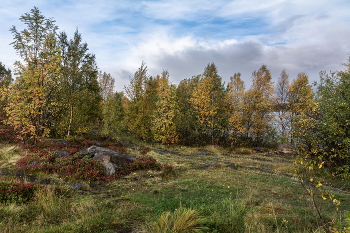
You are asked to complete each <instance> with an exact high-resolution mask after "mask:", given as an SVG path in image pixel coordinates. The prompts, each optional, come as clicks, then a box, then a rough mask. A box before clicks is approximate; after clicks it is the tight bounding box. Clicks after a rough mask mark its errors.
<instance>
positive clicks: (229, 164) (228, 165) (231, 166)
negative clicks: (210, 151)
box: [226, 163, 238, 170]
mask: <svg viewBox="0 0 350 233" xmlns="http://www.w3.org/2000/svg"><path fill="white" fill-rule="evenodd" d="M226 167H228V168H231V169H234V170H237V168H238V166H237V165H236V164H234V163H228V164H227V165H226Z"/></svg>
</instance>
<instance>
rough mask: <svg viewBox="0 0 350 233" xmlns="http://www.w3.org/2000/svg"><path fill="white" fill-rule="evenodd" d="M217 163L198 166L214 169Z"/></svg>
mask: <svg viewBox="0 0 350 233" xmlns="http://www.w3.org/2000/svg"><path fill="white" fill-rule="evenodd" d="M215 165H217V163H206V164H202V165H200V166H199V168H207V167H214V166H215Z"/></svg>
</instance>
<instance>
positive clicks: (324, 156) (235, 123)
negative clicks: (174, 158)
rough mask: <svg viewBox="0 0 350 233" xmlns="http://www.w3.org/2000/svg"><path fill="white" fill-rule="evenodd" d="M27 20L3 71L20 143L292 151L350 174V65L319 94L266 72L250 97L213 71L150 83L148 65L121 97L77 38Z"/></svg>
mask: <svg viewBox="0 0 350 233" xmlns="http://www.w3.org/2000/svg"><path fill="white" fill-rule="evenodd" d="M20 20H21V21H22V22H23V23H24V24H25V25H27V28H26V29H24V30H23V31H18V30H17V29H16V27H15V26H13V27H12V28H11V30H10V31H11V32H12V34H13V37H14V41H13V42H12V46H13V48H14V49H15V50H16V52H17V54H18V55H19V57H20V61H16V62H15V63H14V65H15V70H14V72H13V73H14V74H15V75H16V79H15V80H13V79H12V75H11V74H12V72H11V70H9V69H6V67H5V66H4V65H2V63H0V69H1V70H0V71H1V73H0V85H1V117H2V122H4V123H5V124H7V125H9V126H11V127H13V129H14V130H15V132H16V135H17V137H18V138H19V139H20V140H23V141H25V142H37V141H40V140H41V139H42V138H45V137H63V138H64V137H70V136H72V135H81V134H84V133H87V132H89V131H90V130H92V129H100V130H102V132H103V133H104V134H107V135H113V136H116V135H118V134H131V135H133V136H135V137H137V138H140V139H142V140H144V141H147V142H160V143H162V144H182V145H207V144H211V145H222V146H230V147H235V146H239V145H247V146H255V147H258V146H265V147H273V146H276V145H277V144H280V143H289V144H291V145H293V146H294V147H296V148H297V150H298V152H299V153H300V154H303V155H304V156H308V157H310V158H312V159H315V160H317V162H318V163H322V164H326V165H327V166H329V167H331V168H332V169H334V171H335V173H339V174H349V173H350V165H349V154H350V137H349V136H350V135H349V132H350V130H349V126H350V117H349V116H350V114H349V113H350V105H349V101H350V92H349V85H350V73H349V72H350V70H349V69H350V68H349V67H350V63H346V64H344V65H345V67H346V69H345V70H344V71H337V72H334V73H330V74H328V73H326V72H324V71H321V72H320V82H319V83H318V84H315V85H314V86H313V85H311V84H310V83H309V81H308V76H307V74H306V73H303V72H300V73H299V74H298V76H297V77H295V78H294V79H292V80H290V77H289V75H288V73H287V71H286V70H282V71H281V74H280V77H279V78H278V81H277V83H276V84H275V83H273V82H272V77H271V73H270V71H269V69H268V68H267V66H266V65H262V66H261V67H260V68H259V69H258V70H256V71H254V72H253V73H252V76H251V79H252V80H251V81H252V85H251V86H250V87H249V88H248V87H246V86H245V84H244V81H243V80H242V78H241V74H240V73H239V72H237V73H235V74H233V76H232V77H230V82H229V83H228V84H227V85H225V84H224V83H223V82H222V78H221V77H220V76H219V74H218V70H217V67H216V66H215V64H214V63H209V64H208V65H207V66H206V67H205V68H204V71H203V73H202V74H199V75H194V76H193V77H191V78H188V79H184V80H182V81H181V82H180V83H179V84H178V85H174V84H172V83H171V82H170V79H171V78H170V74H169V72H168V71H166V70H164V71H163V72H161V74H160V75H156V76H150V75H149V74H148V72H147V66H146V64H145V63H144V62H143V63H142V64H141V66H140V68H139V69H138V70H137V71H136V72H135V74H134V76H133V77H130V82H129V84H128V85H127V86H126V87H125V88H124V92H117V93H114V84H115V83H114V79H113V77H112V76H111V75H110V74H107V73H106V72H103V71H99V70H98V67H97V64H96V58H95V55H94V54H93V53H90V52H89V49H88V45H87V44H86V43H83V42H82V36H81V34H80V33H79V32H78V30H77V31H76V32H75V33H74V36H73V38H71V39H69V38H68V36H67V34H66V33H65V32H58V26H56V25H55V21H54V20H53V19H50V18H46V17H45V16H43V15H42V14H41V13H40V11H39V10H38V9H37V8H33V9H32V10H31V11H30V13H26V14H24V15H22V16H21V17H20ZM348 62H349V61H348Z"/></svg>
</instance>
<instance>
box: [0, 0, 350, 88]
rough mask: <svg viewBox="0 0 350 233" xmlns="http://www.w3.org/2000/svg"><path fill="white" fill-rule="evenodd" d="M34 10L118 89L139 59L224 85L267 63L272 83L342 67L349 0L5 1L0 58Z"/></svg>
mask: <svg viewBox="0 0 350 233" xmlns="http://www.w3.org/2000/svg"><path fill="white" fill-rule="evenodd" d="M34 6H36V7H38V8H39V10H40V11H41V12H42V14H43V15H45V16H46V17H48V18H54V19H55V20H56V24H57V26H58V27H59V29H60V30H61V31H65V32H66V33H67V34H68V36H69V37H72V36H73V33H74V31H75V30H76V29H77V28H78V30H79V32H80V33H81V35H82V38H83V41H85V42H87V44H88V47H89V49H90V52H91V53H94V54H95V55H96V60H97V65H98V67H99V68H100V70H102V71H105V72H107V73H110V74H111V75H112V77H114V78H115V80H116V82H115V83H116V85H115V90H117V91H122V90H123V87H124V86H125V85H127V84H128V82H129V76H132V75H133V74H134V72H135V71H136V70H137V68H139V67H140V65H141V63H142V61H144V62H145V63H146V65H147V67H148V70H149V74H150V75H157V74H160V73H161V72H162V71H163V70H165V69H166V70H168V71H169V73H170V79H171V81H172V82H173V83H175V84H178V83H179V82H180V81H181V80H183V79H186V78H191V77H192V76H193V75H197V74H201V73H202V72H203V71H204V68H205V67H206V65H207V64H208V63H212V62H214V63H215V64H216V66H217V67H218V71H219V75H220V76H221V77H222V78H223V80H224V81H225V82H226V83H227V82H228V81H229V78H230V76H232V75H233V74H234V73H235V72H241V73H242V78H243V80H244V81H245V82H246V86H247V87H249V85H250V80H251V74H252V72H253V71H254V70H257V69H259V68H260V67H261V65H262V64H265V65H267V67H268V68H269V69H270V70H271V73H272V76H273V79H274V81H276V80H277V79H278V77H279V75H280V73H281V71H282V69H286V71H287V73H288V74H289V75H290V79H294V78H295V77H296V76H297V74H298V73H299V72H306V73H307V74H308V75H309V77H310V80H311V81H317V80H318V73H319V72H320V71H321V70H327V71H336V70H343V69H344V67H343V66H342V65H341V63H343V62H346V59H347V58H348V53H349V52H350V39H349V38H350V14H349V12H350V1H349V0H327V1H326V0H307V1H306V0H265V1H261V0H232V1H226V0H191V1H189V0H167V1H165V0H157V1H151V0H143V1H141V0H133V1H132V0H129V1H127V0H118V1H117V0H114V1H112V0H99V1H96V0H93V1H91V0H5V1H3V2H2V4H1V7H0V25H1V26H0V61H1V62H2V63H4V64H5V65H6V67H7V68H10V69H13V68H14V67H13V63H14V61H16V60H19V57H18V56H17V55H16V53H15V51H14V49H13V48H12V46H11V45H9V44H10V43H11V42H12V41H13V35H12V34H11V32H10V31H9V29H10V28H11V27H12V25H14V26H16V27H17V28H18V29H21V28H23V26H24V25H23V23H22V22H20V20H19V17H20V16H21V15H22V14H24V13H26V12H29V11H30V10H31V9H32V8H33V7H34Z"/></svg>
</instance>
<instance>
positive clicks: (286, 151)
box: [276, 144, 294, 155]
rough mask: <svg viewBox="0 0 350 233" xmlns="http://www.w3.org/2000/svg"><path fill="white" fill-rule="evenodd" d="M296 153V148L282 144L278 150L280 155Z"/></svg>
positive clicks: (277, 152)
mask: <svg viewBox="0 0 350 233" xmlns="http://www.w3.org/2000/svg"><path fill="white" fill-rule="evenodd" d="M293 152H294V148H293V147H292V146H291V145H289V144H280V145H278V147H277V149H276V154H278V155H291V154H293Z"/></svg>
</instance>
